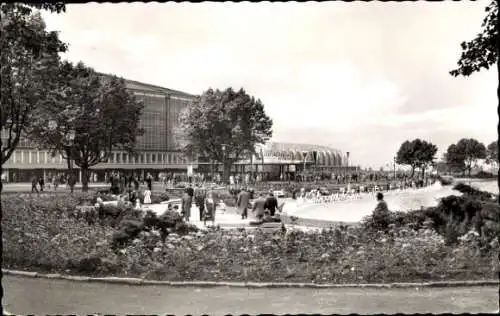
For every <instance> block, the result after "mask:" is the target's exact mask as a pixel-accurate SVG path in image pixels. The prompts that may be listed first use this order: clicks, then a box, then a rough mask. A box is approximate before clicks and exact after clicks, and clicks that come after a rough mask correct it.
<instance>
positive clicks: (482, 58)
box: [450, 0, 500, 203]
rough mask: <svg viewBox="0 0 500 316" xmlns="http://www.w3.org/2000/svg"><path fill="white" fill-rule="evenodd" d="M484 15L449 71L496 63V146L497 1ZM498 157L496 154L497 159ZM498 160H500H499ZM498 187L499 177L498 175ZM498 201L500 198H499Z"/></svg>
mask: <svg viewBox="0 0 500 316" xmlns="http://www.w3.org/2000/svg"><path fill="white" fill-rule="evenodd" d="M485 11H486V17H485V18H484V19H483V23H482V24H481V27H482V28H483V29H482V31H481V33H479V34H478V35H477V37H476V38H475V39H474V40H472V41H469V42H462V44H461V48H462V55H461V56H460V59H459V61H458V68H457V69H454V70H452V71H450V74H451V75H452V76H455V77H456V76H466V77H468V76H470V75H471V74H473V73H474V72H477V71H481V70H482V69H489V68H490V66H491V65H493V64H494V63H496V64H497V76H498V82H499V85H498V87H497V95H498V104H497V116H498V118H499V121H498V125H497V147H498V146H500V143H499V142H500V63H498V46H499V45H498V43H499V42H500V39H499V37H498V1H496V0H493V1H492V2H491V3H490V4H489V5H488V6H487V7H486V9H485ZM499 158H500V157H498V156H497V159H499ZM499 162H500V161H499ZM497 181H498V187H499V188H500V177H498V180H497ZM499 203H500V200H499Z"/></svg>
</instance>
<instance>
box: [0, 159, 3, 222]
mask: <svg viewBox="0 0 500 316" xmlns="http://www.w3.org/2000/svg"><path fill="white" fill-rule="evenodd" d="M2 175H3V164H2V165H0V177H1V176H2ZM2 191H3V180H2V179H0V193H2ZM0 203H1V202H0ZM0 209H1V207H0ZM0 219H1V217H0Z"/></svg>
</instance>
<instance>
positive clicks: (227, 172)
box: [222, 161, 233, 184]
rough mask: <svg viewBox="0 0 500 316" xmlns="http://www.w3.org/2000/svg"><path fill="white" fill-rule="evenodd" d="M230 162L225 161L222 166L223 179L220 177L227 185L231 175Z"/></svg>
mask: <svg viewBox="0 0 500 316" xmlns="http://www.w3.org/2000/svg"><path fill="white" fill-rule="evenodd" d="M232 165H233V164H232V162H230V161H229V162H228V161H225V162H224V163H223V166H224V172H223V177H222V180H223V181H224V183H225V184H228V183H229V176H230V174H231V166H232Z"/></svg>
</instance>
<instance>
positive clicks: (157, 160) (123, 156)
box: [108, 152, 188, 165]
mask: <svg viewBox="0 0 500 316" xmlns="http://www.w3.org/2000/svg"><path fill="white" fill-rule="evenodd" d="M108 163H113V164H169V165H170V164H173V165H176V164H187V163H188V160H187V158H186V157H184V155H182V154H179V153H138V154H135V155H130V154H128V153H126V152H121V153H120V152H115V153H113V154H112V155H111V157H110V158H109V159H108Z"/></svg>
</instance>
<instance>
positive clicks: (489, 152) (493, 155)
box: [486, 141, 498, 163]
mask: <svg viewBox="0 0 500 316" xmlns="http://www.w3.org/2000/svg"><path fill="white" fill-rule="evenodd" d="M486 160H487V162H488V163H491V162H497V161H498V142H496V141H495V142H491V143H490V144H489V145H488V146H487V147H486Z"/></svg>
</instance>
